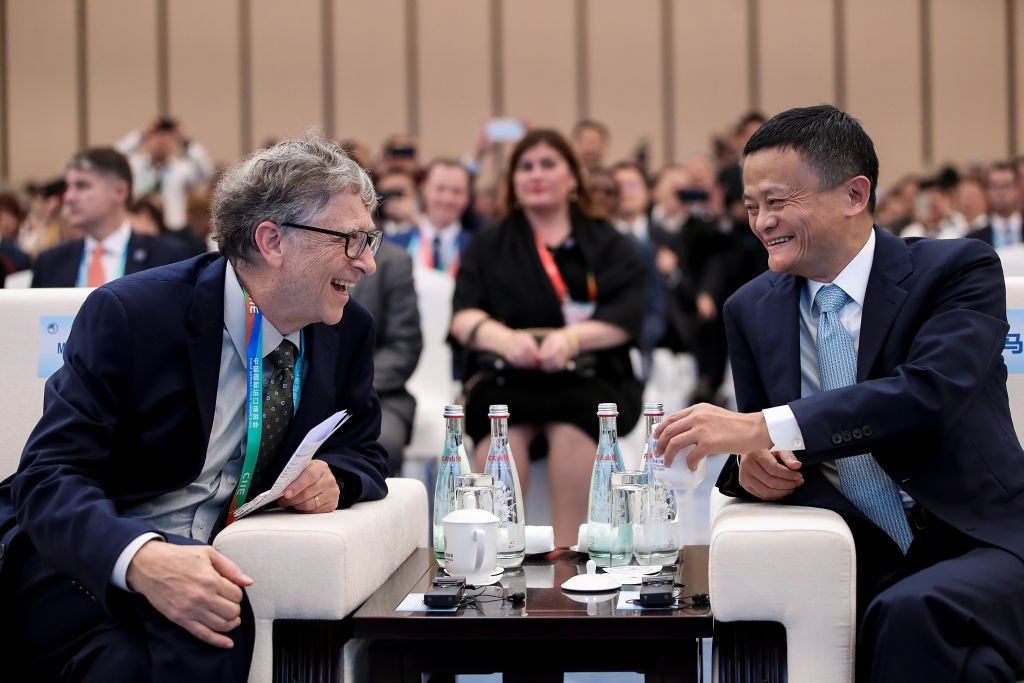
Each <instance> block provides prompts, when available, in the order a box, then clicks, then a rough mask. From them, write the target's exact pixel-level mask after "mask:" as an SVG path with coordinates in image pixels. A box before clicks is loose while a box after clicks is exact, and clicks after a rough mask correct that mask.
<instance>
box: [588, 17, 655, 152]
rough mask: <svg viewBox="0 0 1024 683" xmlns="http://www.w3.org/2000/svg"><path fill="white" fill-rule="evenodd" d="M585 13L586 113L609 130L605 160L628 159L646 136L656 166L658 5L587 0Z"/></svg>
mask: <svg viewBox="0 0 1024 683" xmlns="http://www.w3.org/2000/svg"><path fill="white" fill-rule="evenodd" d="M587 13H588V22H587V23H588V25H587V32H588V45H589V53H590V55H589V60H588V61H589V67H588V74H589V75H590V82H589V84H588V89H589V92H590V112H589V113H590V116H591V118H595V119H597V120H599V121H602V122H604V123H605V124H606V125H607V126H608V128H609V129H610V130H611V134H612V141H611V149H610V155H609V159H608V161H609V163H614V162H615V161H618V160H620V159H624V158H627V157H629V158H631V157H632V156H633V152H634V151H635V150H636V146H637V143H638V142H640V140H641V139H646V140H647V141H648V142H649V143H650V157H649V158H650V163H651V165H652V166H653V167H655V168H656V167H658V166H659V165H661V163H662V161H663V158H664V154H663V148H662V138H663V130H662V119H663V112H664V101H663V97H664V93H663V92H662V87H661V83H662V81H661V77H662V71H661V65H662V47H661V4H660V2H658V0H633V1H632V2H620V0H590V2H588V4H587Z"/></svg>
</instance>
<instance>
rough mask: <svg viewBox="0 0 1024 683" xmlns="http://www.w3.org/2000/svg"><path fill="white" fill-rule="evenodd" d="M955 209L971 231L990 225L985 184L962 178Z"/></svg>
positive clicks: (958, 186) (978, 180)
mask: <svg viewBox="0 0 1024 683" xmlns="http://www.w3.org/2000/svg"><path fill="white" fill-rule="evenodd" d="M953 209H954V210H956V211H957V212H959V213H960V215H962V216H963V217H964V221H966V222H967V229H968V230H969V231H974V230H979V229H981V228H984V227H985V226H986V225H988V202H987V201H986V199H985V183H984V182H983V181H982V180H981V179H980V178H976V177H974V176H964V177H962V178H961V179H960V182H959V183H957V185H956V189H955V190H954V191H953ZM879 222H880V221H879ZM968 236H970V235H968Z"/></svg>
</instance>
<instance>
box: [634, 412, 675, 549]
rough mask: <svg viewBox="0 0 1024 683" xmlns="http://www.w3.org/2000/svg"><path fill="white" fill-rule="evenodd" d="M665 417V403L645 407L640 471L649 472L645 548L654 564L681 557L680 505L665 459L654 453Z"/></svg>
mask: <svg viewBox="0 0 1024 683" xmlns="http://www.w3.org/2000/svg"><path fill="white" fill-rule="evenodd" d="M664 417H665V407H664V405H663V404H661V403H645V404H644V426H645V428H646V430H647V438H646V439H645V440H644V454H643V458H642V460H641V462H640V468H641V469H642V470H643V471H644V472H646V473H647V481H648V491H649V495H648V501H649V502H648V504H649V506H650V511H649V513H648V515H647V529H646V531H647V535H646V539H645V545H647V546H648V547H646V548H644V550H645V551H646V552H649V553H650V558H651V562H650V563H651V564H661V565H665V564H674V563H675V561H676V556H677V555H678V554H679V545H680V537H679V532H680V528H679V506H678V504H677V501H676V493H675V490H673V488H672V487H671V486H669V485H668V484H667V483H666V481H665V458H664V457H663V456H660V455H655V454H654V447H655V446H657V445H658V442H657V440H656V439H655V438H654V428H655V427H656V426H658V424H659V423H660V422H661V421H662V420H663V419H664Z"/></svg>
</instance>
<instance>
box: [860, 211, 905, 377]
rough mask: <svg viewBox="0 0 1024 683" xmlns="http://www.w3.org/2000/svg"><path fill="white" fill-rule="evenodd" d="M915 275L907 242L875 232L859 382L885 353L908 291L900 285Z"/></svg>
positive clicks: (867, 291) (862, 328) (861, 342)
mask: <svg viewBox="0 0 1024 683" xmlns="http://www.w3.org/2000/svg"><path fill="white" fill-rule="evenodd" d="M912 272H913V266H912V265H911V263H910V255H909V253H908V252H907V245H906V243H905V242H904V241H903V240H902V239H900V238H899V237H896V236H894V235H890V234H889V233H887V232H885V231H884V230H878V229H877V228H876V229H875V256H874V261H873V263H872V265H871V275H870V276H869V277H868V288H867V290H866V291H865V293H864V311H863V313H862V314H861V323H860V350H859V352H858V354H857V381H858V382H863V381H864V380H866V379H867V378H868V376H869V373H870V372H871V367H872V366H873V365H874V363H875V359H876V358H877V357H878V353H879V351H881V350H882V344H883V343H884V342H885V339H886V337H887V336H888V335H889V330H890V329H891V328H892V325H893V322H895V320H896V315H897V314H898V313H899V312H900V309H901V308H902V307H903V304H904V302H905V301H906V300H907V296H908V294H909V292H907V290H906V289H904V288H903V287H901V286H900V284H899V283H901V282H902V281H903V280H905V279H906V278H907V277H908V276H909V275H910V274H911V273H912Z"/></svg>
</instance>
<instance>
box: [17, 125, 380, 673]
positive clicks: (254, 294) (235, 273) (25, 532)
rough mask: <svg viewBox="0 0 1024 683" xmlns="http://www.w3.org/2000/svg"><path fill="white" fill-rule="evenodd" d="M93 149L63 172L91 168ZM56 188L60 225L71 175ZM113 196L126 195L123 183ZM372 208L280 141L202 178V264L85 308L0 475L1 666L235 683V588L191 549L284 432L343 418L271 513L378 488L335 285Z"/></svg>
mask: <svg viewBox="0 0 1024 683" xmlns="http://www.w3.org/2000/svg"><path fill="white" fill-rule="evenodd" d="M109 154H113V152H109V153H104V154H98V153H87V154H86V155H81V156H80V157H79V158H88V159H93V160H94V161H92V162H91V163H92V164H93V165H94V166H96V167H99V164H100V162H99V161H98V160H97V159H102V158H104V156H109ZM125 166H127V164H126V163H125ZM73 168H74V167H73ZM69 175H70V176H71V178H70V185H71V192H72V195H71V197H69V201H70V202H71V203H72V213H73V214H78V213H80V212H81V211H82V209H81V208H80V207H78V206H76V204H77V203H78V202H77V200H76V198H75V197H74V192H75V191H76V188H77V187H78V185H79V183H80V182H81V181H80V180H79V178H77V177H76V175H75V174H74V173H70V172H69ZM101 180H102V181H104V182H105V181H106V179H105V178H101ZM113 182H114V183H115V185H116V184H118V183H119V184H120V186H119V187H118V195H119V197H120V196H121V195H123V196H124V197H126V196H127V192H126V190H127V184H128V183H127V181H122V180H121V179H120V178H118V179H117V181H113ZM122 198H123V197H122ZM375 201H376V200H375V196H374V191H373V185H372V183H371V182H370V179H369V178H368V177H367V175H366V174H365V172H364V171H363V170H362V169H361V168H359V167H358V166H357V165H356V164H355V163H354V162H352V161H351V160H350V159H349V158H348V157H346V156H345V155H344V154H343V153H342V152H341V150H340V148H338V147H336V146H334V145H331V144H328V143H325V142H323V141H321V140H318V139H307V140H300V141H288V142H283V143H281V144H279V145H277V146H275V147H274V148H272V149H269V150H262V151H260V152H257V153H256V154H254V155H252V156H250V157H248V158H246V159H245V160H243V161H242V162H240V163H239V164H238V165H237V166H236V167H235V168H233V169H232V170H231V171H229V172H228V173H227V175H225V176H224V178H223V179H222V180H221V183H220V187H219V191H218V194H217V200H216V206H215V210H214V213H215V219H214V222H215V231H216V236H217V241H218V243H219V244H220V247H221V252H222V254H223V256H221V255H218V254H207V255H204V256H199V257H196V258H194V259H191V260H189V261H186V262H183V263H178V264H174V265H170V266H167V267H164V268H160V269H157V270H153V271H150V272H146V273H140V274H138V275H135V276H132V277H127V278H123V279H121V280H118V281H115V282H112V283H110V284H109V285H107V286H105V287H101V288H100V289H98V290H97V291H96V292H94V293H92V294H91V295H90V296H89V298H88V299H87V300H86V302H85V304H84V305H83V307H82V309H81V311H80V312H79V313H78V315H77V316H76V318H75V323H74V328H73V331H72V334H71V338H70V339H69V341H68V343H67V346H66V348H65V352H64V366H63V367H62V368H61V369H60V370H58V371H57V372H56V374H54V375H53V377H52V378H51V379H50V380H49V381H48V382H47V385H46V407H45V410H44V413H43V417H42V419H41V420H40V422H39V424H38V425H37V426H36V428H35V430H34V431H33V433H32V435H31V436H30V438H29V441H28V445H27V446H26V447H25V452H24V455H23V456H22V462H21V467H20V469H19V471H18V474H17V475H15V476H14V477H13V479H8V480H7V481H6V482H4V485H3V486H2V488H0V529H2V530H3V537H2V542H3V545H2V546H0V547H4V548H7V549H9V551H8V552H7V553H6V555H5V556H4V557H2V558H0V562H3V565H2V570H3V578H4V581H3V582H0V586H2V587H0V591H2V593H0V600H2V604H3V611H4V615H5V620H4V621H5V624H6V625H7V627H8V628H7V633H5V634H4V638H5V644H7V645H8V646H9V654H8V655H7V657H8V659H7V662H6V664H5V666H7V673H8V674H11V673H12V672H14V674H13V677H14V678H15V679H17V680H28V679H30V678H31V679H37V680H38V679H42V680H51V679H56V678H57V677H58V674H60V673H61V672H63V673H64V674H67V672H74V674H75V677H76V678H79V679H81V680H150V679H151V677H153V676H154V674H155V677H156V678H158V679H160V680H175V681H216V682H218V683H220V682H222V681H239V682H241V681H245V680H246V678H247V674H248V669H249V662H250V659H251V656H252V638H253V616H252V611H251V608H250V607H249V604H248V600H247V599H246V597H245V591H244V588H245V587H246V586H248V585H250V584H251V579H249V578H248V577H247V576H246V575H245V574H244V573H243V572H242V571H241V570H239V569H238V567H236V566H235V565H234V564H233V563H232V562H231V561H230V560H228V559H227V558H226V557H224V556H222V555H220V554H219V553H218V552H217V551H215V550H213V548H211V547H210V546H208V545H206V543H207V542H208V541H209V540H210V538H211V534H212V533H213V532H215V531H216V529H217V528H218V527H220V526H222V525H223V524H224V523H226V522H227V520H228V518H229V512H228V511H229V510H230V509H233V508H234V506H235V505H237V504H240V503H242V502H244V500H245V499H246V497H252V496H253V495H255V494H258V493H260V492H261V491H263V490H265V489H266V488H267V487H268V486H269V485H270V484H271V483H272V482H273V481H274V480H275V479H276V478H277V476H278V474H279V473H280V472H281V470H282V469H283V467H284V465H285V463H286V461H287V460H288V457H289V456H290V455H291V453H292V452H293V451H294V449H295V447H296V446H297V445H298V443H299V441H300V440H301V439H302V438H303V436H305V434H306V433H307V432H308V431H309V430H310V429H311V428H312V427H314V426H315V425H317V424H318V423H320V422H321V421H322V420H324V419H325V418H327V417H328V416H330V415H331V414H333V413H335V412H337V411H339V410H342V409H344V410H347V411H348V413H349V415H350V416H351V418H350V419H349V421H348V422H347V423H346V424H345V426H344V428H343V429H340V430H338V431H337V432H335V433H334V435H332V436H331V437H330V438H329V439H328V440H327V441H326V442H325V443H324V445H323V446H321V447H320V449H319V451H318V453H317V455H316V457H315V458H314V459H313V461H312V462H311V463H310V464H309V466H308V467H307V468H306V469H305V471H304V472H303V473H302V474H300V476H299V478H298V479H296V480H295V482H294V483H292V484H291V485H290V486H289V487H288V489H287V490H286V491H285V493H284V496H283V497H282V498H280V499H279V500H278V504H279V505H281V506H282V507H287V508H292V509H294V510H296V511H298V512H303V513H324V512H330V511H332V510H334V509H336V508H339V507H348V506H350V505H352V504H353V503H354V502H356V501H359V500H370V499H376V498H381V497H382V496H384V495H385V493H386V487H385V483H384V477H385V475H386V471H387V469H386V464H385V454H384V451H383V449H382V448H381V446H380V444H378V443H377V435H378V433H379V431H380V406H379V404H378V402H377V398H376V394H375V393H374V391H373V387H372V385H371V381H372V377H373V372H372V363H373V361H372V353H373V334H374V333H373V322H372V320H371V318H370V316H369V314H368V313H367V312H366V311H365V309H363V308H362V307H361V306H359V305H358V304H353V303H351V302H349V301H348V299H349V294H348V287H350V286H353V285H355V284H356V283H358V282H359V280H360V279H361V278H362V277H364V276H366V275H369V274H371V273H373V271H374V259H373V250H374V248H375V247H376V245H377V244H378V243H379V240H380V234H379V232H377V231H375V230H374V227H373V223H372V220H371V216H370V210H372V209H373V207H374V203H375ZM307 226H309V227H307ZM313 226H315V227H313ZM325 232H326V233H328V234H324V233H325ZM247 302H249V303H247ZM342 313H344V319H342ZM247 320H248V322H247ZM247 329H252V330H254V331H255V333H254V334H252V335H251V337H252V338H251V339H249V340H248V341H247ZM186 342H187V343H186ZM247 349H248V350H247ZM261 349H262V350H261ZM264 350H266V351H268V352H269V353H268V355H267V358H266V361H265V362H263V363H261V361H260V358H261V357H262V355H263V351H264ZM245 359H248V361H246V360H245ZM247 367H250V368H251V367H257V368H259V367H262V371H257V372H262V376H263V380H264V383H265V384H266V387H265V389H259V388H257V389H250V391H251V393H252V394H253V396H251V397H250V398H248V399H247V398H246V391H247V390H246V386H247V382H246V368H247ZM293 377H294V384H293V381H292V379H293ZM279 386H280V387H281V389H282V393H283V394H285V396H286V397H287V398H286V399H284V400H282V401H281V404H282V405H281V406H276V407H282V408H283V410H282V411H281V412H282V414H281V415H280V418H275V420H276V419H280V420H282V421H283V425H281V426H280V427H278V428H277V429H278V431H277V432H276V433H274V432H273V431H272V430H271V429H270V424H269V422H268V421H269V420H270V418H271V416H270V414H269V412H270V411H268V410H267V406H269V405H270V403H271V402H274V403H275V404H277V402H278V398H277V392H276V389H277V387H279ZM286 387H287V390H285V388H286ZM271 391H274V396H273V397H271V396H270V394H271ZM259 401H262V402H263V406H264V408H263V411H266V412H263V413H262V415H263V419H262V420H258V419H257V420H255V423H256V425H255V426H253V422H254V420H252V419H249V418H251V417H252V416H249V418H247V417H246V406H247V405H249V404H252V403H254V402H256V403H257V405H258V402H259ZM256 415H261V411H257V412H256ZM247 425H249V426H247ZM261 433H263V434H264V436H263V437H262V438H261V437H260V434H261ZM250 473H251V476H250ZM239 482H248V483H249V486H248V487H246V486H245V485H244V484H243V485H242V486H238V487H236V484H237V483H239ZM301 589H302V588H301V587H297V590H301ZM54 615H59V618H56V619H55V618H54ZM15 626H16V627H15ZM12 657H13V660H12Z"/></svg>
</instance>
